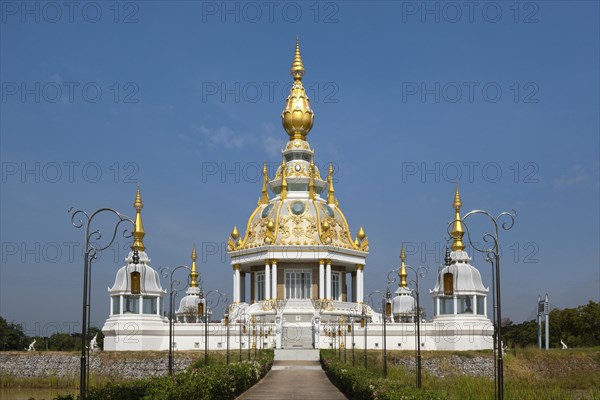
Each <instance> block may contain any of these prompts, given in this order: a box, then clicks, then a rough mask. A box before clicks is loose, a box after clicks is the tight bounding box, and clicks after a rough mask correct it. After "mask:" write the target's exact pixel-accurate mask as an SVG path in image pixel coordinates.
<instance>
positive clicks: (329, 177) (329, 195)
mask: <svg viewBox="0 0 600 400" xmlns="http://www.w3.org/2000/svg"><path fill="white" fill-rule="evenodd" d="M327 182H328V183H329V189H328V191H327V203H328V204H335V196H334V194H335V190H333V163H331V162H330V163H329V173H328V174H327Z"/></svg>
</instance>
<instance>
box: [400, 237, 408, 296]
mask: <svg viewBox="0 0 600 400" xmlns="http://www.w3.org/2000/svg"><path fill="white" fill-rule="evenodd" d="M405 260H406V253H405V252H404V243H402V250H400V261H401V264H400V273H399V274H398V275H400V286H401V287H406V286H407V285H406V277H407V276H408V274H407V273H406V265H404V261H405Z"/></svg>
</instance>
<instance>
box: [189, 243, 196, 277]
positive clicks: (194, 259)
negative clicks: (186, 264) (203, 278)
mask: <svg viewBox="0 0 600 400" xmlns="http://www.w3.org/2000/svg"><path fill="white" fill-rule="evenodd" d="M190 287H198V270H197V268H196V243H194V248H193V249H192V270H191V271H190Z"/></svg>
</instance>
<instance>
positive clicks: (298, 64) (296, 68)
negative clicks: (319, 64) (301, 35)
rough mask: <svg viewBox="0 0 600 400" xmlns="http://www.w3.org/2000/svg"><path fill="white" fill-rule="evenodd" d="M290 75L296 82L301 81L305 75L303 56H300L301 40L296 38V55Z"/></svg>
mask: <svg viewBox="0 0 600 400" xmlns="http://www.w3.org/2000/svg"><path fill="white" fill-rule="evenodd" d="M290 74H291V75H292V76H293V77H294V80H295V81H301V80H302V76H303V75H304V63H303V62H302V56H301V55H300V40H299V39H298V38H296V53H295V54H294V60H293V61H292V68H290Z"/></svg>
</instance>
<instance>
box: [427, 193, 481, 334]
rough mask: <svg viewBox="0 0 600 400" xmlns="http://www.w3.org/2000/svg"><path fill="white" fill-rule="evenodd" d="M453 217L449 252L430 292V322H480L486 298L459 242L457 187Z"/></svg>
mask: <svg viewBox="0 0 600 400" xmlns="http://www.w3.org/2000/svg"><path fill="white" fill-rule="evenodd" d="M453 206H454V209H455V217H454V225H453V228H452V232H451V234H452V237H453V243H452V252H449V250H448V249H446V258H445V259H446V265H445V266H444V267H443V268H442V269H440V271H439V273H438V277H437V281H436V284H435V287H434V288H433V290H431V291H430V293H431V295H432V297H433V306H434V317H433V320H434V321H440V322H443V321H456V320H463V321H464V320H481V321H483V322H488V323H489V322H490V321H489V319H488V318H487V302H486V297H487V294H488V292H489V288H486V287H485V286H483V283H482V282H481V274H480V273H479V271H478V270H477V268H475V267H474V266H472V265H471V264H470V261H471V258H470V257H469V254H467V252H466V251H465V245H464V243H463V241H462V238H463V235H464V230H463V227H462V223H461V218H460V208H461V207H462V201H461V199H460V193H459V191H458V186H457V187H456V193H455V195H454V203H453Z"/></svg>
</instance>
